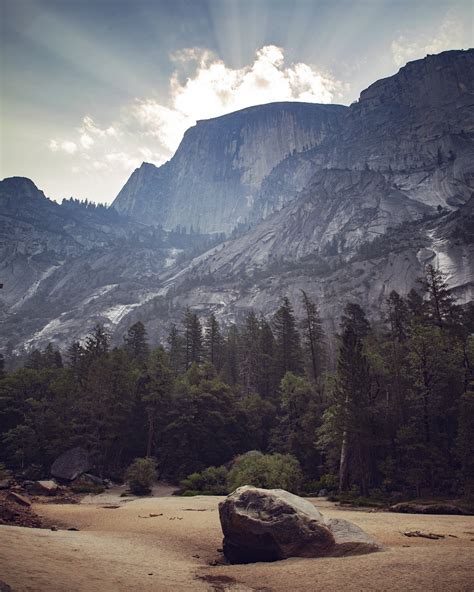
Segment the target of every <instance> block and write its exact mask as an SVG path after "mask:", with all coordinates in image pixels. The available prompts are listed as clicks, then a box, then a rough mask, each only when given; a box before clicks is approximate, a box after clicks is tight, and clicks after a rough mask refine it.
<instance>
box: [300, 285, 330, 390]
mask: <svg viewBox="0 0 474 592" xmlns="http://www.w3.org/2000/svg"><path fill="white" fill-rule="evenodd" d="M301 300H302V304H303V310H304V313H305V316H304V318H303V320H302V322H301V328H302V331H303V343H304V346H305V349H306V353H307V355H308V357H309V359H310V369H311V371H310V375H311V378H312V379H313V382H315V383H316V382H317V381H318V379H319V378H320V376H321V370H322V350H323V348H322V340H323V337H324V333H323V328H322V324H321V318H320V316H319V311H318V307H317V305H316V303H315V302H313V301H312V300H311V298H309V296H308V295H307V294H306V292H305V291H304V290H301Z"/></svg>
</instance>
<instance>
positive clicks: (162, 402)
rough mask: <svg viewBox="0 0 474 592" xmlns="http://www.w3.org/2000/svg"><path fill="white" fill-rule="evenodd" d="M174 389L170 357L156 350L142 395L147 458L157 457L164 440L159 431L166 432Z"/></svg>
mask: <svg viewBox="0 0 474 592" xmlns="http://www.w3.org/2000/svg"><path fill="white" fill-rule="evenodd" d="M172 389H173V372H172V369H171V367H170V365H169V359H168V355H167V354H166V352H165V350H164V349H163V348H162V347H159V348H157V349H156V350H154V351H153V352H152V353H151V355H150V358H149V360H148V363H147V382H146V387H145V389H144V394H143V395H142V400H143V402H144V404H145V410H146V418H147V440H146V456H147V457H148V456H156V453H157V450H156V447H157V444H158V442H159V440H160V436H161V439H162V438H163V434H162V433H160V434H158V433H157V432H158V429H159V428H161V430H160V431H161V432H162V430H164V427H165V425H166V421H165V419H166V418H167V417H169V412H170V407H171V403H170V402H171V397H172Z"/></svg>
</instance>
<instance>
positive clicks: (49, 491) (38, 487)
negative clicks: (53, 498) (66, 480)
mask: <svg viewBox="0 0 474 592" xmlns="http://www.w3.org/2000/svg"><path fill="white" fill-rule="evenodd" d="M27 489H28V491H29V493H33V494H34V495H56V494H57V493H58V492H59V486H58V484H57V483H56V482H55V481H52V480H46V481H35V482H34V483H32V484H31V485H30V486H29V487H28V488H27Z"/></svg>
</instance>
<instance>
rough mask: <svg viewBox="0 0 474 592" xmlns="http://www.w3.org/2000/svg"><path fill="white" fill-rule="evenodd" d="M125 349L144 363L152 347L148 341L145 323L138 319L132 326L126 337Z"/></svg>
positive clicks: (133, 357)
mask: <svg viewBox="0 0 474 592" xmlns="http://www.w3.org/2000/svg"><path fill="white" fill-rule="evenodd" d="M124 342H125V351H127V352H128V354H129V355H130V356H131V357H132V359H134V360H136V361H137V362H139V363H141V364H144V363H145V361H146V359H147V357H148V355H149V353H150V347H149V345H148V341H147V333H146V329H145V325H144V324H143V323H142V322H141V321H138V322H136V323H135V324H134V325H132V326H131V327H130V329H129V330H128V331H127V335H125V337H124Z"/></svg>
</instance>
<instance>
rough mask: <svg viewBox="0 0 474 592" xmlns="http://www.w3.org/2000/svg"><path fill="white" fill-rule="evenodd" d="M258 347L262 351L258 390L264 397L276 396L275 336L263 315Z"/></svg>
mask: <svg viewBox="0 0 474 592" xmlns="http://www.w3.org/2000/svg"><path fill="white" fill-rule="evenodd" d="M258 349H259V352H260V362H259V364H260V368H259V372H258V387H257V391H258V392H259V393H260V395H261V396H262V397H263V398H264V399H269V398H274V397H275V394H276V391H277V388H278V382H277V379H276V374H275V337H274V336H273V332H272V328H271V327H270V324H269V323H268V322H267V321H266V320H265V319H264V318H263V317H261V318H260V339H259V344H258Z"/></svg>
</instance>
